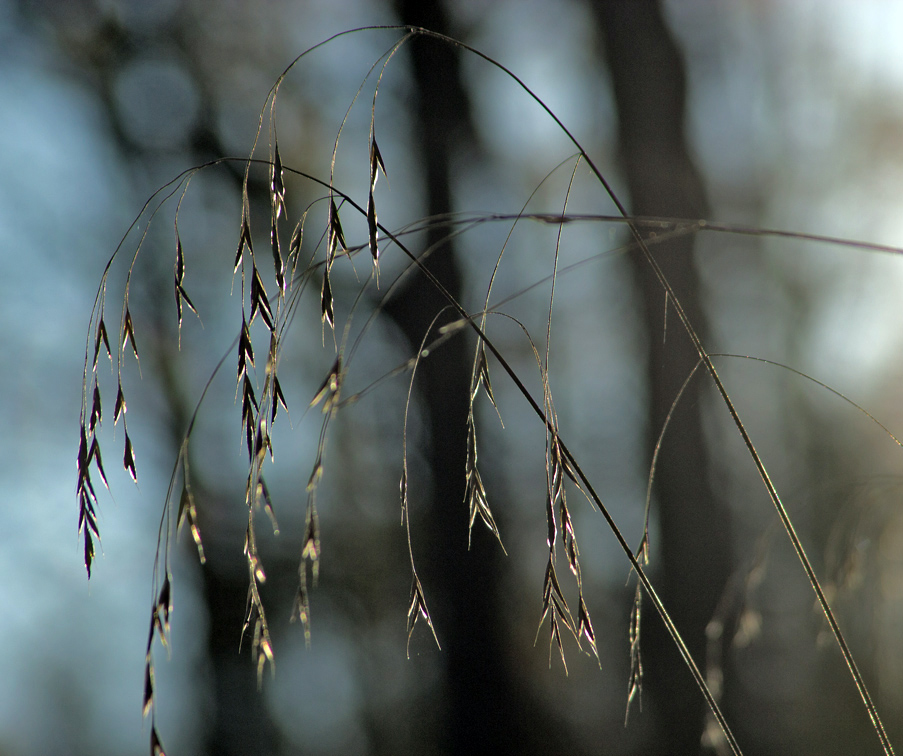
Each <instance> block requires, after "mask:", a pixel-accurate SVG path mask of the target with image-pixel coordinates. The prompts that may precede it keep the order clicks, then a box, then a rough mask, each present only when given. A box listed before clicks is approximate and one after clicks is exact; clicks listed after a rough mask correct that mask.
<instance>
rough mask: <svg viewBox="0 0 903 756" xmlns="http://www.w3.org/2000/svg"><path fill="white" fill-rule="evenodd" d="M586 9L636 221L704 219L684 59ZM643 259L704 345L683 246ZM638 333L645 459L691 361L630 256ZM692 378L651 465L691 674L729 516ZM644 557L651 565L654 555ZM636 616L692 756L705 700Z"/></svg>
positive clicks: (644, 30)
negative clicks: (607, 80) (646, 406)
mask: <svg viewBox="0 0 903 756" xmlns="http://www.w3.org/2000/svg"><path fill="white" fill-rule="evenodd" d="M594 7H595V11H596V13H597V19H598V22H599V27H600V31H601V38H602V41H603V44H604V48H605V56H606V60H607V63H608V67H609V70H610V72H611V78H612V83H613V87H614V93H615V100H616V103H617V108H618V119H619V120H618V135H619V147H620V160H621V165H622V169H623V171H624V175H625V178H626V180H627V185H628V188H629V194H630V207H631V209H632V212H633V213H634V214H636V215H660V216H671V217H681V218H702V217H705V215H706V211H707V203H706V197H705V191H704V188H703V184H702V180H701V178H700V175H699V173H698V172H697V170H696V168H695V167H694V165H693V162H692V160H691V158H690V156H689V153H688V150H687V145H686V140H685V135H684V119H685V99H686V97H685V95H686V82H685V75H684V68H683V61H682V59H681V56H680V53H679V51H678V49H677V46H676V44H675V41H674V39H673V37H672V36H671V34H670V32H669V30H668V27H667V25H666V24H665V21H664V18H663V16H662V10H661V7H660V5H659V3H658V2H650V1H648V0H636V1H634V2H605V1H604V0H603V1H601V2H596V3H595V5H594ZM651 249H652V254H653V255H655V258H656V260H657V261H658V263H659V265H660V266H661V268H662V270H663V271H664V274H665V276H666V277H667V278H668V280H669V281H670V282H671V285H672V286H673V287H674V290H675V292H676V293H677V296H678V297H679V298H680V301H681V303H682V305H683V308H684V310H685V311H686V313H687V315H688V316H689V318H690V320H691V322H692V323H693V325H694V327H695V328H696V330H697V332H698V333H699V334H700V336H701V338H702V339H703V341H705V332H706V327H705V317H704V313H703V311H702V306H701V303H700V297H699V279H698V276H697V273H696V269H695V267H694V260H693V239H692V238H690V237H684V238H681V239H678V240H675V241H671V242H668V243H666V244H657V245H655V246H653V247H652V248H651ZM631 260H632V263H633V268H634V275H635V280H636V284H637V286H638V287H639V290H640V292H641V294H642V300H643V303H644V311H645V328H646V332H647V334H648V343H649V353H648V360H649V363H648V371H649V372H648V377H649V386H650V397H649V403H650V419H651V422H650V425H649V430H650V433H651V434H652V436H651V437H650V439H649V443H648V446H649V448H650V450H651V448H652V446H653V443H654V440H655V437H657V435H658V433H659V432H660V430H661V428H662V425H663V423H664V420H665V417H666V415H667V413H668V411H669V408H670V406H671V404H672V402H673V401H674V398H675V396H676V395H677V391H678V390H679V388H680V386H681V384H682V383H683V381H684V380H685V379H686V377H687V376H688V375H689V373H690V371H691V370H692V369H693V366H694V365H695V364H696V362H697V359H698V357H697V355H696V352H695V350H694V349H693V347H692V345H691V343H690V340H689V339H688V338H687V336H686V333H685V332H683V330H682V327H681V325H680V323H679V322H677V319H676V318H673V317H672V318H671V320H670V323H669V325H670V327H669V328H668V331H667V340H665V334H664V333H663V331H664V323H665V313H664V307H665V297H664V292H663V291H662V289H661V286H660V285H659V284H658V282H657V281H656V279H655V277H654V275H653V274H652V271H651V269H650V267H649V265H648V263H647V262H646V261H645V260H644V259H643V257H642V256H641V255H640V254H639V253H636V254H634V255H633V256H632V257H631ZM705 386H706V381H705V378H704V377H703V376H702V375H701V374H700V375H697V377H696V378H695V379H694V382H693V383H692V384H691V386H690V389H689V391H688V394H686V395H685V396H684V398H683V400H682V402H681V409H680V410H679V412H678V414H677V415H676V416H675V418H674V421H673V422H674V425H672V432H671V433H670V435H669V436H668V437H667V438H666V441H665V447H664V449H663V452H662V456H661V458H660V461H659V464H658V470H657V473H656V481H655V496H656V501H657V504H658V510H657V514H658V518H659V522H660V525H661V535H660V543H658V544H657V550H656V549H655V546H656V544H654V545H653V555H655V554H656V553H657V554H658V555H659V559H660V562H659V564H658V565H654V564H653V570H654V574H655V578H656V582H657V585H658V586H659V587H660V592H661V595H662V598H663V600H664V602H665V604H666V606H667V607H668V609H669V612H670V613H671V616H672V618H673V619H674V621H675V622H676V624H677V627H678V629H679V630H680V632H681V633H682V634H683V636H684V639H685V640H686V641H687V644H688V646H689V647H690V650H691V652H692V654H693V657H694V658H695V659H696V661H697V663H699V664H700V665H701V664H702V663H703V662H704V660H705V628H706V625H707V623H708V621H709V620H710V619H711V617H712V614H713V612H714V610H715V607H716V605H717V603H718V600H719V598H720V597H721V594H722V591H723V590H724V586H725V583H726V581H727V578H728V575H729V573H730V569H731V540H730V532H729V527H730V522H729V520H730V516H729V511H728V508H727V506H726V505H725V503H724V502H723V501H719V500H718V499H716V498H715V497H714V496H713V494H712V491H711V489H710V480H709V471H708V459H707V453H706V447H705V439H704V437H703V429H702V418H701V409H702V401H701V400H702V394H703V388H704V387H705ZM653 558H654V557H653ZM653 615H654V613H653V612H651V611H647V612H646V615H645V616H646V617H649V618H650V619H649V621H648V623H647V625H646V627H645V630H644V633H645V639H644V644H643V651H644V659H645V662H646V663H645V670H646V680H645V685H644V692H645V694H646V696H647V699H651V700H648V702H649V703H652V704H653V706H654V708H655V710H656V711H657V712H658V715H659V716H658V728H659V734H660V737H659V738H658V745H657V750H656V752H657V753H668V754H677V753H679V754H689V753H698V752H699V750H700V737H701V734H702V728H703V721H704V714H705V709H704V703H703V699H702V696H701V695H700V693H699V691H698V690H697V689H696V687H695V684H694V683H693V680H692V678H691V677H690V673H689V672H688V671H687V669H686V668H685V666H684V664H683V662H682V660H681V659H680V657H679V655H678V653H677V651H676V649H675V648H674V647H673V643H671V641H670V640H669V638H668V637H667V635H666V633H665V630H664V627H663V625H662V624H661V622H660V621H659V620H658V617H657V616H655V617H654V618H653Z"/></svg>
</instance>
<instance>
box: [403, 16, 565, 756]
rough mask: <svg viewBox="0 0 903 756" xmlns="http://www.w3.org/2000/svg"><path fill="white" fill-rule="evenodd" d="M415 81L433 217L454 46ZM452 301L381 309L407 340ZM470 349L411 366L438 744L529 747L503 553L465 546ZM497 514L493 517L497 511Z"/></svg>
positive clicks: (432, 56)
mask: <svg viewBox="0 0 903 756" xmlns="http://www.w3.org/2000/svg"><path fill="white" fill-rule="evenodd" d="M396 9H397V12H398V14H399V16H400V18H401V20H402V22H403V23H406V24H411V25H416V26H423V27H426V28H429V29H431V30H433V31H437V32H442V33H448V31H449V29H448V26H449V24H448V19H447V16H446V12H445V9H444V8H443V6H442V4H441V3H439V2H436V1H435V0H397V2H396ZM408 49H409V51H410V54H411V56H412V68H413V76H414V82H415V87H416V97H415V99H414V102H413V103H412V104H413V111H414V119H413V120H414V128H415V132H416V136H415V142H416V146H417V148H418V152H419V155H420V158H421V162H422V165H423V175H424V179H425V188H426V192H427V197H428V206H427V211H428V213H429V214H430V215H435V214H440V213H447V212H449V211H451V210H452V209H453V208H452V202H451V178H450V167H451V164H452V158H453V154H454V151H455V147H456V146H461V144H462V141H463V140H464V139H468V138H469V139H473V128H472V125H471V121H470V115H469V105H468V100H467V96H466V93H465V90H464V87H463V84H462V81H461V74H460V65H459V59H458V51H457V50H456V49H455V48H452V47H450V46H447V45H444V44H440V43H437V42H435V41H434V40H428V39H422V38H421V39H417V40H414V41H413V42H412V43H411V44H410V45H409V48H408ZM445 235H446V232H445V231H444V230H442V229H437V230H435V231H431V232H429V233H428V234H427V236H426V239H425V242H426V245H427V246H432V245H433V244H437V243H441V242H442V240H443V238H444V237H445ZM427 266H428V267H429V269H430V271H431V272H432V273H433V274H434V275H435V276H436V278H438V279H439V281H441V282H442V284H443V285H444V286H445V288H446V289H447V290H448V291H449V292H450V293H451V294H452V296H454V297H456V298H460V295H461V291H462V274H461V271H460V268H459V266H458V264H457V262H456V259H455V254H454V250H453V245H452V244H451V243H446V244H444V245H443V246H441V247H439V248H438V249H437V250H436V251H435V252H433V253H432V255H431V256H430V257H429V258H428V262H427ZM446 304H447V302H446V300H445V299H444V298H443V296H442V295H441V294H440V293H439V292H438V291H436V290H435V289H434V288H433V286H432V285H431V284H430V283H429V281H428V280H427V279H426V277H425V276H423V275H422V274H420V273H415V274H413V275H412V276H411V277H410V279H409V281H408V283H407V284H406V285H405V286H404V289H403V291H401V292H400V293H399V294H398V295H397V296H395V297H393V299H392V300H391V301H390V302H389V304H388V306H387V308H386V311H387V313H388V314H389V315H390V316H391V317H392V318H393V320H394V321H395V322H396V323H397V324H398V326H399V328H400V329H401V330H402V332H403V333H404V334H405V337H406V338H407V340H408V341H409V342H410V344H411V345H412V347H414V348H415V349H416V348H419V345H420V342H421V339H422V338H423V336H424V334H425V333H426V330H427V328H428V327H429V324H430V323H431V322H432V319H433V317H434V316H435V315H436V313H437V312H439V310H440V309H441V308H442V307H444V306H445V305H446ZM472 359H473V351H472V348H471V347H470V346H469V345H468V342H467V341H466V340H465V339H464V338H463V337H460V336H459V337H456V338H455V339H453V340H451V341H449V342H447V343H446V344H445V345H443V346H442V347H441V348H440V349H438V350H436V351H435V352H433V353H432V354H431V355H430V357H429V359H427V360H425V361H423V362H422V363H421V366H420V368H419V369H418V375H417V381H416V384H415V385H416V386H417V388H418V390H419V393H420V395H421V397H422V402H423V406H424V407H425V410H426V421H427V423H428V439H429V453H428V457H427V459H428V461H429V465H430V473H431V477H432V485H433V496H432V501H431V502H429V505H428V506H429V514H428V523H429V524H428V529H427V530H426V531H425V532H422V533H420V534H419V535H418V534H416V533H415V536H416V540H415V542H414V551H415V558H416V559H417V564H418V572H419V574H420V577H421V580H422V583H423V587H424V590H425V592H426V597H427V603H428V604H429V606H430V611H431V614H432V617H433V621H434V623H435V625H436V628H437V632H438V634H439V638H440V641H441V642H442V652H441V654H442V659H443V661H444V664H445V686H444V693H443V699H442V700H440V701H439V702H438V704H439V705H440V706H441V707H442V709H441V713H440V716H439V721H440V725H439V726H440V728H441V731H440V733H439V736H438V738H437V740H436V741H435V742H436V743H437V746H438V748H437V750H438V751H439V752H442V753H446V754H453V753H468V754H471V753H527V752H532V751H533V750H535V749H537V748H541V747H542V746H541V743H542V741H543V740H544V739H546V738H553V737H555V734H556V733H555V732H554V729H555V728H552V727H546V726H545V725H544V723H546V722H547V721H548V718H547V717H544V716H543V715H542V713H541V711H539V710H538V707H536V705H535V704H534V703H533V702H532V701H531V700H530V698H529V695H528V694H527V693H525V692H524V691H523V690H522V689H521V688H519V687H518V685H519V684H518V682H517V679H516V677H515V675H513V674H512V672H511V670H510V668H509V662H508V655H507V654H506V652H505V639H504V637H503V632H504V629H503V624H502V621H501V617H500V609H499V607H500V602H499V601H498V597H499V594H500V590H501V589H500V585H499V579H500V577H501V574H502V558H503V556H502V553H501V550H500V548H499V545H498V543H497V542H496V540H495V538H494V536H492V535H491V534H489V533H488V531H487V530H486V528H484V527H483V525H482V523H481V522H480V521H479V520H478V521H477V523H476V524H475V525H474V529H473V543H472V547H471V549H470V550H469V551H468V549H467V540H468V536H467V514H468V512H467V507H466V505H465V503H464V493H465V490H464V489H465V465H466V422H467V414H468V409H469V390H470V373H471V362H472ZM496 517H497V518H499V519H501V518H500V517H499V514H498V513H496Z"/></svg>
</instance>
